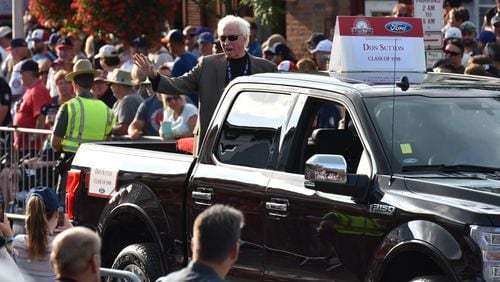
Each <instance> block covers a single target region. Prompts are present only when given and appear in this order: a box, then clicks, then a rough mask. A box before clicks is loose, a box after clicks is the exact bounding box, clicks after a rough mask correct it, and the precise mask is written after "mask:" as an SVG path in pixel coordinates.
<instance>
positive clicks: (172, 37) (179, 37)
mask: <svg viewBox="0 0 500 282" xmlns="http://www.w3.org/2000/svg"><path fill="white" fill-rule="evenodd" d="M167 42H180V43H183V42H184V35H183V34H182V31H180V30H178V29H172V30H170V31H169V32H168V34H167Z"/></svg>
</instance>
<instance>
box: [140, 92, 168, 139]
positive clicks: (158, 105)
mask: <svg viewBox="0 0 500 282" xmlns="http://www.w3.org/2000/svg"><path fill="white" fill-rule="evenodd" d="M135 119H137V120H141V121H144V128H143V130H142V132H143V135H144V136H158V134H159V133H158V130H159V129H160V124H161V121H162V120H163V103H162V102H161V101H160V99H158V97H157V95H153V96H150V97H148V98H147V99H146V100H144V101H143V102H142V103H141V104H140V105H139V108H138V109H137V113H136V114H135Z"/></svg>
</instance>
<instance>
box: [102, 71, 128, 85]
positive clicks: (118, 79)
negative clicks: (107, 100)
mask: <svg viewBox="0 0 500 282" xmlns="http://www.w3.org/2000/svg"><path fill="white" fill-rule="evenodd" d="M106 81H107V82H110V83H115V84H122V85H128V86H134V85H135V83H134V82H132V76H131V74H130V72H128V71H125V70H122V69H114V70H113V71H112V72H111V73H108V78H107V79H106Z"/></svg>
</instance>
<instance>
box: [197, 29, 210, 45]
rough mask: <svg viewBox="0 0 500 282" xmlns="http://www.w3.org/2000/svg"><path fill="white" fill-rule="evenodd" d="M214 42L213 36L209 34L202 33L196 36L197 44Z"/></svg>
mask: <svg viewBox="0 0 500 282" xmlns="http://www.w3.org/2000/svg"><path fill="white" fill-rule="evenodd" d="M213 42H214V36H213V35H212V33H211V32H208V31H207V32H203V33H201V34H200V35H199V36H198V43H210V44H212V43H213Z"/></svg>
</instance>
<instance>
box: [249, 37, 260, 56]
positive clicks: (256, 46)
mask: <svg viewBox="0 0 500 282" xmlns="http://www.w3.org/2000/svg"><path fill="white" fill-rule="evenodd" d="M247 52H248V53H250V54H251V55H253V56H255V57H259V58H262V46H261V45H260V43H259V42H258V41H257V40H254V41H253V42H250V43H249V44H248V48H247Z"/></svg>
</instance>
